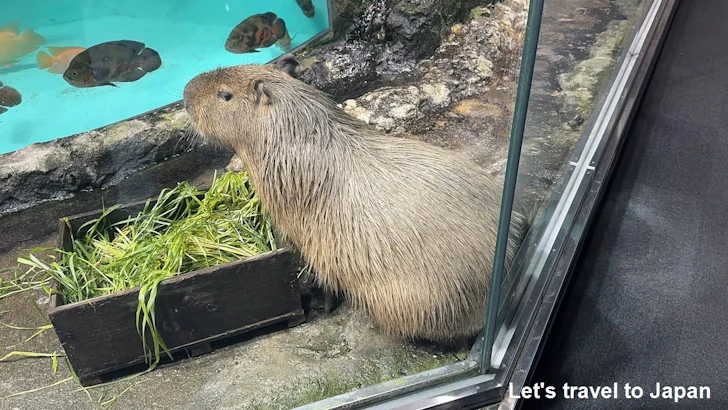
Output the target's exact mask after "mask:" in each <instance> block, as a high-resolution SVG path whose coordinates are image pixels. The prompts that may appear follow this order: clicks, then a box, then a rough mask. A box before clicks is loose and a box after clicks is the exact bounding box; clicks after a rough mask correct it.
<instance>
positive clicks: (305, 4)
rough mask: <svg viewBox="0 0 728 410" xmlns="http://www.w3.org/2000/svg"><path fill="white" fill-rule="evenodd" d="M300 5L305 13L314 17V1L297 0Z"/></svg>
mask: <svg viewBox="0 0 728 410" xmlns="http://www.w3.org/2000/svg"><path fill="white" fill-rule="evenodd" d="M296 3H298V7H300V8H301V11H302V12H303V15H304V16H306V17H308V18H310V19H312V18H313V16H314V15H315V14H316V9H314V8H313V1H311V0H296Z"/></svg>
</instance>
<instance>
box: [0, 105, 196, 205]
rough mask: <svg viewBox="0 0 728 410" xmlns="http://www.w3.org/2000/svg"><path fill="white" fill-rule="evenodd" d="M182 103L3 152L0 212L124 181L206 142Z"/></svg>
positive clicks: (0, 170)
mask: <svg viewBox="0 0 728 410" xmlns="http://www.w3.org/2000/svg"><path fill="white" fill-rule="evenodd" d="M189 137H190V135H189V133H188V132H187V116H186V114H185V113H184V111H182V110H180V109H179V107H178V106H175V107H170V108H167V109H164V110H162V111H159V112H156V113H154V114H148V115H145V116H142V117H139V118H137V119H134V120H130V121H124V122H120V123H117V124H114V125H111V126H108V127H105V128H102V129H99V130H95V131H89V132H85V133H82V134H78V135H74V136H71V137H68V138H62V139H58V140H54V141H50V142H46V143H36V144H33V145H30V146H28V147H25V148H23V149H20V150H18V151H15V152H12V153H10V154H6V155H1V156H0V214H4V213H7V212H13V211H18V210H21V209H25V208H28V207H30V206H33V205H36V204H39V203H42V202H45V201H49V200H57V199H64V198H68V197H70V196H72V195H73V194H74V193H76V192H80V191H84V190H90V189H95V188H105V187H108V186H112V185H116V184H118V183H119V182H120V181H121V180H122V179H124V178H125V177H127V176H128V175H129V174H131V173H132V172H135V171H137V170H140V169H142V168H145V167H147V166H149V165H152V164H155V163H158V162H161V161H164V160H165V159H167V158H169V157H172V156H174V155H176V154H179V153H180V152H183V151H186V150H190V149H193V148H195V147H200V146H201V145H204V142H203V141H202V140H197V139H191V138H189Z"/></svg>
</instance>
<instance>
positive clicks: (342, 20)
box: [300, 0, 495, 102]
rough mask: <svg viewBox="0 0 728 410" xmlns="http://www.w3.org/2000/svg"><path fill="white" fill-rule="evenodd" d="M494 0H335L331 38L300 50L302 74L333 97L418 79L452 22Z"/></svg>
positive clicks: (339, 100) (461, 19) (304, 78)
mask: <svg viewBox="0 0 728 410" xmlns="http://www.w3.org/2000/svg"><path fill="white" fill-rule="evenodd" d="M494 2H495V0H358V1H357V0H341V1H334V10H335V15H336V17H335V18H334V19H333V28H334V36H333V39H334V40H333V42H330V43H329V44H326V45H324V46H323V47H320V48H315V49H312V50H310V51H308V52H304V53H303V54H302V55H301V57H300V60H301V65H302V67H303V71H302V72H301V79H302V80H303V81H306V82H307V83H309V84H311V85H313V86H315V87H317V88H319V89H320V90H323V91H325V92H327V93H329V94H330V95H331V96H332V98H334V100H336V101H337V102H341V101H344V100H346V99H350V98H356V97H358V96H360V95H362V94H364V93H365V92H367V91H371V90H373V89H375V88H378V87H382V86H384V85H392V84H395V83H402V82H406V81H412V80H415V79H417V77H418V74H419V73H418V70H417V64H418V62H419V61H420V60H422V59H424V58H427V57H430V56H432V55H433V54H434V53H435V51H436V50H437V47H438V46H439V45H440V43H441V41H442V40H443V39H444V38H445V36H446V35H447V32H448V29H449V27H450V26H451V25H452V24H455V23H458V22H462V21H463V20H464V19H465V18H466V17H467V16H468V14H469V13H470V11H471V10H472V9H473V8H474V7H476V6H483V5H486V4H490V3H494Z"/></svg>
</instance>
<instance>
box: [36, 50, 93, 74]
mask: <svg viewBox="0 0 728 410" xmlns="http://www.w3.org/2000/svg"><path fill="white" fill-rule="evenodd" d="M46 48H47V49H48V53H46V52H45V51H39V52H38V54H36V55H35V61H37V62H38V68H39V69H40V70H45V69H47V71H48V72H49V73H53V74H63V73H64V72H66V69H68V65H69V64H71V60H72V59H73V57H76V56H77V55H78V54H79V53H81V52H83V51H84V50H86V49H85V48H83V47H46ZM49 53H50V54H49Z"/></svg>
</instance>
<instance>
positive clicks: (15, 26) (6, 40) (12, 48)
mask: <svg viewBox="0 0 728 410" xmlns="http://www.w3.org/2000/svg"><path fill="white" fill-rule="evenodd" d="M45 42H46V39H45V37H43V36H41V35H40V34H38V33H36V32H35V31H33V29H31V28H26V29H25V31H24V32H23V34H20V23H19V22H18V21H17V20H16V21H13V22H11V23H8V24H6V25H4V26H0V66H6V67H8V66H12V65H13V64H15V63H16V62H17V60H18V59H19V58H21V57H23V56H25V55H27V54H30V53H32V52H33V51H35V50H37V49H38V48H40V46H42V45H43V44H45Z"/></svg>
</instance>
